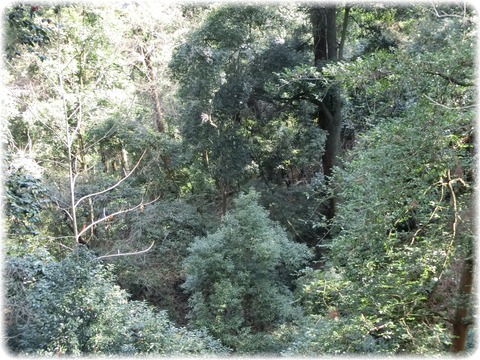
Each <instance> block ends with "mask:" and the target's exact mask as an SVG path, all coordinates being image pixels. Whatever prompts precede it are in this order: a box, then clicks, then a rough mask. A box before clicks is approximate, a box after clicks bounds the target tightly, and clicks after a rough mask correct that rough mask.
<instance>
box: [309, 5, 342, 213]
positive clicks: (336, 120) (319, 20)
mask: <svg viewBox="0 0 480 360" xmlns="http://www.w3.org/2000/svg"><path fill="white" fill-rule="evenodd" d="M310 19H311V21H312V29H313V41H314V56H315V65H316V66H317V67H318V68H319V69H321V68H323V66H325V64H326V62H327V61H337V59H338V56H337V33H336V7H335V5H329V6H326V7H325V6H314V7H313V8H312V10H311V16H310ZM317 124H318V126H319V127H320V128H321V129H322V130H325V132H326V133H327V138H326V142H325V152H324V154H323V157H322V164H323V172H324V175H325V177H326V179H327V181H328V182H331V179H330V177H331V175H332V170H333V167H334V166H335V165H337V158H338V155H339V153H340V145H341V144H340V140H341V138H340V134H341V126H342V117H341V100H340V89H339V87H338V86H332V87H331V88H330V89H328V91H327V94H326V95H325V97H324V99H323V100H322V102H321V103H320V104H319V106H318V110H317ZM330 185H331V184H330ZM331 186H333V185H331ZM335 207H336V196H335V195H334V196H333V197H332V198H331V199H330V201H329V204H328V206H327V211H326V214H325V215H326V216H327V218H328V219H331V218H333V217H334V216H335Z"/></svg>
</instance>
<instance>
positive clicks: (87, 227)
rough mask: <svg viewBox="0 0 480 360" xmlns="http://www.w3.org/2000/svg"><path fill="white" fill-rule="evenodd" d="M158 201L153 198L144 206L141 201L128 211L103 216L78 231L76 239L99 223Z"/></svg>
mask: <svg viewBox="0 0 480 360" xmlns="http://www.w3.org/2000/svg"><path fill="white" fill-rule="evenodd" d="M158 199H160V196H159V197H157V198H155V199H153V200H152V201H149V202H148V203H145V204H144V203H143V201H142V202H141V203H140V204H138V205H136V206H134V207H131V208H128V209H125V210H119V211H116V212H114V213H111V214H109V215H105V216H103V217H101V218H100V219H98V220H96V221H94V222H92V223H90V224H89V225H88V226H85V227H84V228H83V229H82V231H80V232H79V233H78V234H77V239H80V237H81V236H82V235H83V234H84V233H86V232H87V231H88V230H89V229H91V228H92V227H94V226H95V225H97V224H99V223H101V222H104V221H107V220H110V219H111V218H112V217H114V216H116V215H120V214H123V213H126V212H129V211H133V210H136V209H138V208H142V207H144V206H145V205H150V204H152V203H154V202H155V201H157V200H158Z"/></svg>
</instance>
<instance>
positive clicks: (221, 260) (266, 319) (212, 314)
mask: <svg viewBox="0 0 480 360" xmlns="http://www.w3.org/2000/svg"><path fill="white" fill-rule="evenodd" d="M257 202H258V194H257V193H256V192H254V191H250V192H249V193H248V194H246V195H240V197H238V198H237V199H235V201H234V209H233V210H232V211H231V212H228V213H227V214H226V215H225V216H224V217H223V218H222V224H221V225H220V227H219V228H218V230H217V231H216V232H215V233H212V234H208V235H207V236H206V237H202V238H196V239H195V241H194V242H193V244H192V245H191V246H190V247H189V249H188V250H189V255H188V256H187V258H186V260H185V271H186V281H185V284H184V285H183V287H184V288H185V289H186V290H187V291H188V292H189V293H191V297H190V306H191V312H190V317H191V319H192V322H193V324H195V325H197V326H199V327H206V328H207V329H209V330H210V331H211V332H212V334H213V335H215V336H216V337H218V338H219V339H221V340H222V342H223V343H224V344H226V345H228V346H230V347H233V348H234V349H235V350H237V351H238V352H252V351H254V352H272V351H275V350H277V351H278V347H279V345H280V344H276V346H277V349H275V348H274V347H273V345H274V344H272V342H273V341H272V340H269V339H268V336H267V335H268V333H269V332H272V331H273V330H274V329H275V328H276V327H278V326H279V325H281V324H284V323H287V322H291V321H292V320H294V319H296V318H298V317H299V315H300V313H299V311H300V308H298V307H297V306H294V305H293V302H294V298H293V294H292V291H291V290H290V289H291V287H292V276H295V272H297V271H298V270H299V269H300V268H301V267H302V266H304V265H305V263H306V261H307V260H308V258H309V257H310V254H309V251H308V248H307V247H306V246H305V245H303V244H298V243H294V242H292V241H291V240H289V239H288V236H287V234H286V232H285V231H284V230H283V229H282V228H281V227H280V226H279V225H278V224H276V223H274V222H272V221H271V220H270V219H269V218H268V213H267V212H266V210H264V209H263V208H262V207H260V206H259V205H258V204H257Z"/></svg>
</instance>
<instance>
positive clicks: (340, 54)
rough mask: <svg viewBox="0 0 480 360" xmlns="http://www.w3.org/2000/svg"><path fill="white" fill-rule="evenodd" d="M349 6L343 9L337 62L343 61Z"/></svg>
mask: <svg viewBox="0 0 480 360" xmlns="http://www.w3.org/2000/svg"><path fill="white" fill-rule="evenodd" d="M350 8H351V7H350V6H346V7H345V13H344V15H343V25H342V34H341V36H340V44H339V45H338V60H340V61H341V60H343V48H344V47H345V39H346V38H347V27H348V15H349V13H350Z"/></svg>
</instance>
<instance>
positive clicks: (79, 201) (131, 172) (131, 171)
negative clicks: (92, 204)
mask: <svg viewBox="0 0 480 360" xmlns="http://www.w3.org/2000/svg"><path fill="white" fill-rule="evenodd" d="M146 152H147V150H146V149H145V151H144V152H143V154H142V156H140V159H138V161H137V163H136V164H135V166H134V167H133V169H132V170H130V172H129V173H128V174H127V175H125V176H124V177H123V178H121V179H120V180H119V181H117V182H116V183H115V184H113V185H112V186H110V187H108V188H106V189H104V190H101V191H97V192H96V193H92V194H88V195H85V196H83V197H81V198H80V199H78V200H77V202H76V203H75V207H78V204H80V203H81V202H82V201H83V200H86V199H88V198H90V197H94V196H97V195H101V194H104V193H106V192H108V191H110V190H113V189H115V188H116V187H117V186H118V185H120V184H121V183H122V182H124V181H125V180H127V179H128V178H129V177H130V175H132V174H133V172H134V171H135V170H136V168H137V167H138V165H139V164H140V161H142V159H143V157H144V156H145V153H146Z"/></svg>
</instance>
